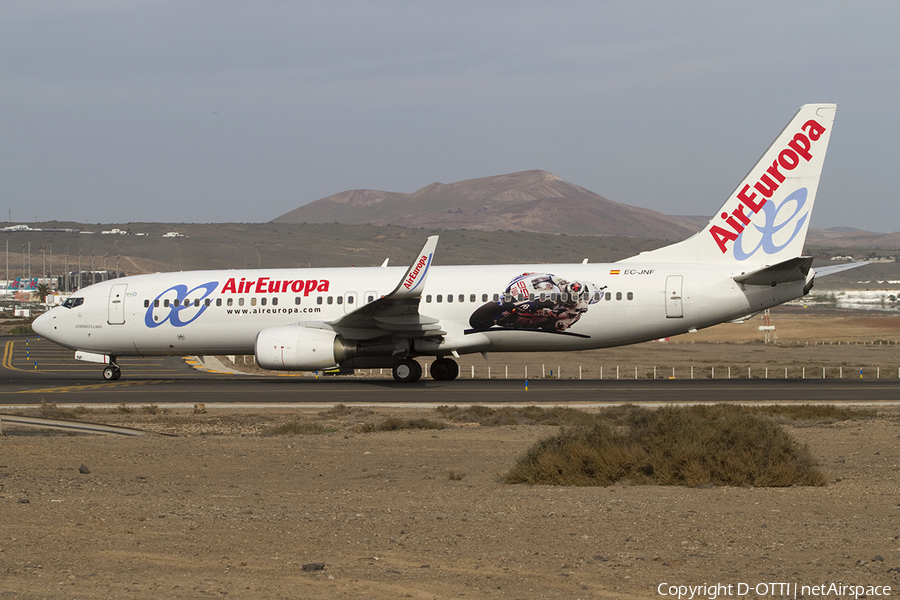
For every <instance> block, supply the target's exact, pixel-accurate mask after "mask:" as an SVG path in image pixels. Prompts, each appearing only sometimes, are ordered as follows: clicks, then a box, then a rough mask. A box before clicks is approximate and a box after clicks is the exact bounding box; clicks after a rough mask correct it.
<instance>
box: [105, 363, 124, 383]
mask: <svg viewBox="0 0 900 600" xmlns="http://www.w3.org/2000/svg"><path fill="white" fill-rule="evenodd" d="M121 376H122V369H120V368H119V365H117V364H116V363H114V362H111V363H109V366H108V367H106V368H105V369H103V379H105V380H106V381H116V380H117V379H119V377H121Z"/></svg>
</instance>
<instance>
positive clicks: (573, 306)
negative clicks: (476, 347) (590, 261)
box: [469, 273, 606, 335]
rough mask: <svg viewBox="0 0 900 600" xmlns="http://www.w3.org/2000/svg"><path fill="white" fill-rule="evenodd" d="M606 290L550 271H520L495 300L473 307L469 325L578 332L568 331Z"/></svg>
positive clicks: (483, 329) (475, 328) (475, 329)
mask: <svg viewBox="0 0 900 600" xmlns="http://www.w3.org/2000/svg"><path fill="white" fill-rule="evenodd" d="M605 289H606V286H603V287H599V286H597V285H596V284H593V283H590V282H587V281H567V280H565V279H563V278H562V277H559V276H557V275H553V274H552V273H523V274H522V275H520V276H518V277H516V278H515V279H513V280H512V281H511V282H509V285H507V286H506V289H505V290H504V291H503V294H502V295H501V296H500V299H499V300H498V301H496V302H487V303H485V304H484V305H482V306H481V307H479V308H478V309H476V310H475V312H473V313H472V316H471V317H469V325H471V326H472V329H473V330H474V331H485V330H487V329H491V328H494V329H530V330H537V331H546V332H550V333H567V334H569V335H577V334H573V333H570V332H568V331H567V330H568V329H569V328H570V327H572V326H573V325H574V324H575V323H577V322H578V320H579V319H580V318H581V315H583V314H584V313H586V312H587V310H588V307H589V306H590V305H591V304H595V303H596V302H598V301H599V300H600V298H602V297H603V294H602V291H603V290H605Z"/></svg>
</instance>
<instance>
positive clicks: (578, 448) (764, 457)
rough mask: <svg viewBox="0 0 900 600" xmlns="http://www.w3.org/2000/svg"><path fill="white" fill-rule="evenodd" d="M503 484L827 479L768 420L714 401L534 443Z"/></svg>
mask: <svg viewBox="0 0 900 600" xmlns="http://www.w3.org/2000/svg"><path fill="white" fill-rule="evenodd" d="M504 480H505V481H506V482H507V483H530V484H553V485H610V484H613V483H616V482H630V483H633V484H654V485H687V486H698V485H705V484H716V485H731V486H743V485H753V486H761V487H779V486H789V485H824V484H825V483H826V481H827V477H826V476H825V475H824V474H823V473H822V472H821V471H819V470H818V469H817V468H816V465H815V462H814V461H813V459H812V456H811V455H810V453H809V450H808V448H806V446H802V445H800V444H798V443H797V442H796V441H794V440H793V438H791V437H790V435H789V434H788V433H787V432H786V431H785V430H784V429H783V428H782V427H781V426H780V425H779V424H777V423H775V422H774V421H773V420H772V419H768V418H765V417H760V416H758V415H754V414H750V413H749V412H748V411H745V410H741V407H738V406H733V405H731V406H726V405H721V404H718V405H712V406H709V405H705V406H689V407H665V408H661V409H658V410H652V411H651V410H646V409H640V408H636V407H633V406H630V407H624V408H623V409H617V410H616V411H608V412H604V413H601V415H600V417H598V419H596V420H592V421H591V422H587V423H585V424H583V425H579V426H575V427H569V428H566V429H564V430H563V431H561V432H560V434H559V435H556V436H553V437H551V438H548V439H545V440H543V441H540V442H538V443H537V444H535V445H534V446H533V447H532V448H531V449H530V450H528V452H527V453H526V454H525V455H524V456H523V457H522V458H520V459H519V460H518V462H517V463H516V465H515V466H514V467H513V468H512V469H511V470H510V471H509V473H507V474H506V476H505V477H504Z"/></svg>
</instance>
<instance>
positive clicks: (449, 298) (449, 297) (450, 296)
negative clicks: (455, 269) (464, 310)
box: [447, 294, 453, 302]
mask: <svg viewBox="0 0 900 600" xmlns="http://www.w3.org/2000/svg"><path fill="white" fill-rule="evenodd" d="M447 302H453V294H447Z"/></svg>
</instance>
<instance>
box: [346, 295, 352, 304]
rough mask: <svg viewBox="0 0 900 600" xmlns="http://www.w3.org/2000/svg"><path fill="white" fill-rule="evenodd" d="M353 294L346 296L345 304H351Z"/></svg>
mask: <svg viewBox="0 0 900 600" xmlns="http://www.w3.org/2000/svg"><path fill="white" fill-rule="evenodd" d="M353 300H354V298H353V296H347V304H353Z"/></svg>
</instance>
